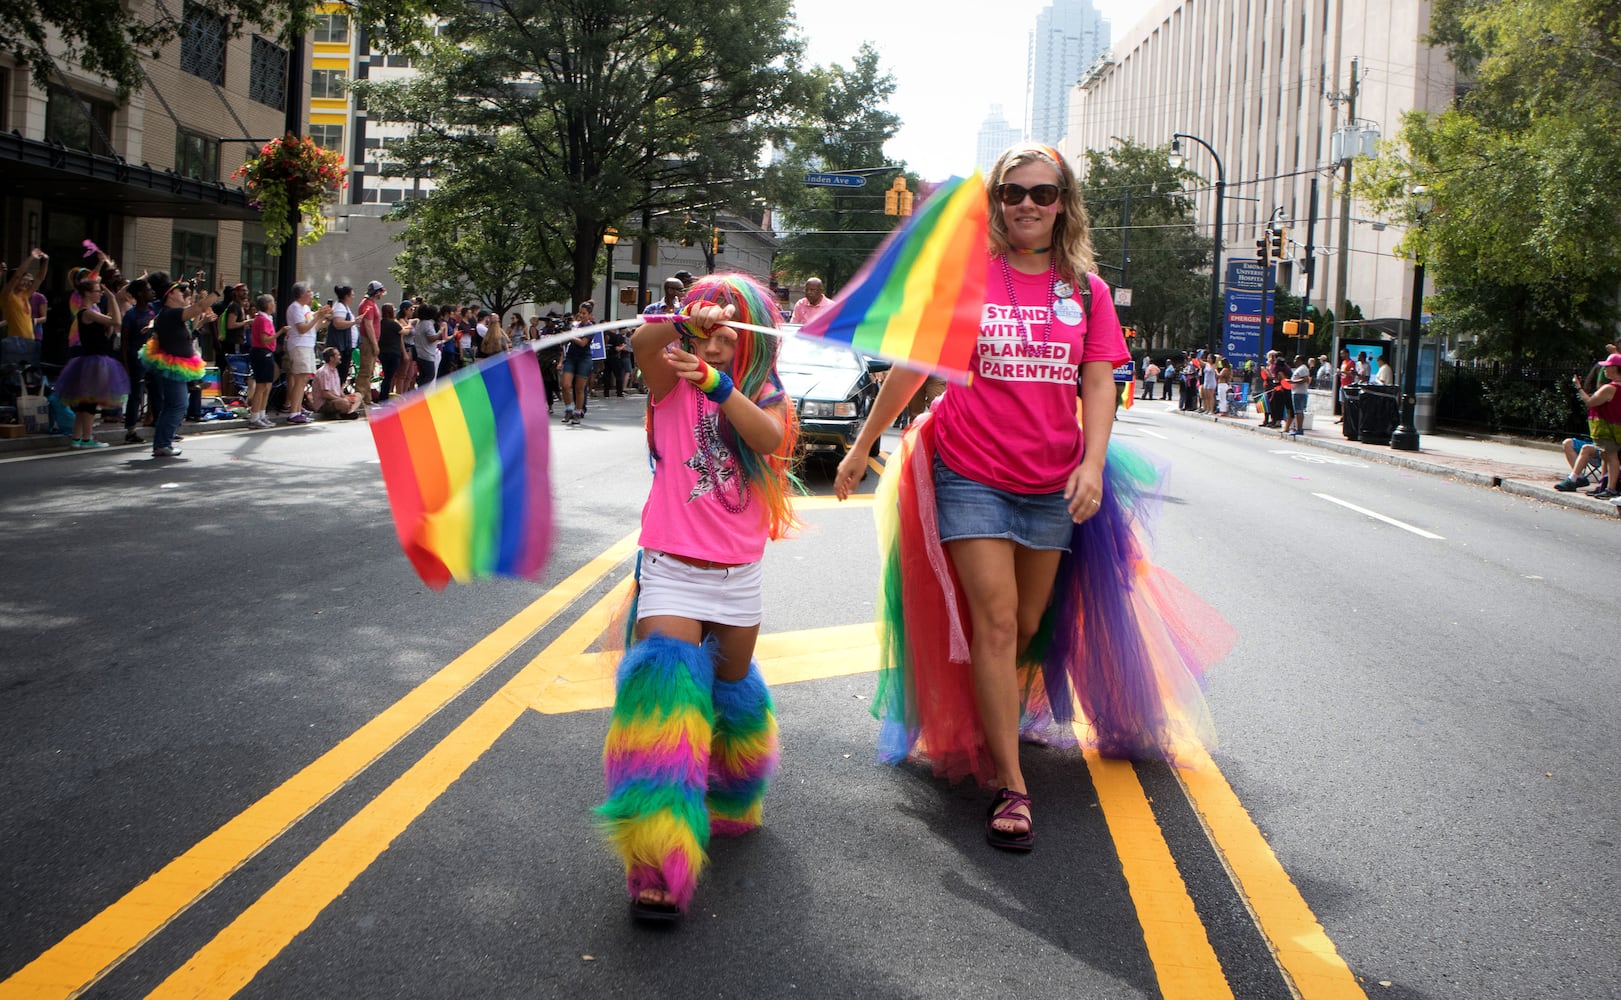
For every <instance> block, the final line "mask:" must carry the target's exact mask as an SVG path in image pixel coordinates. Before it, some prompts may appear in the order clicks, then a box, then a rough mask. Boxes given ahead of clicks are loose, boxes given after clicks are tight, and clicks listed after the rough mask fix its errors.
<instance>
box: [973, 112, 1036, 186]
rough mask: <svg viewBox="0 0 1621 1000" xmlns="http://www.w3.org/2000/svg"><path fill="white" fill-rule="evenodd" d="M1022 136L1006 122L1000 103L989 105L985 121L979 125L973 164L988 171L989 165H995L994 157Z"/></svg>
mask: <svg viewBox="0 0 1621 1000" xmlns="http://www.w3.org/2000/svg"><path fill="white" fill-rule="evenodd" d="M1022 138H1024V135H1023V133H1021V132H1020V131H1019V130H1018V129H1017V128H1015V127H1013V126H1012V125H1010V124H1008V120H1007V116H1006V115H1005V114H1004V113H1003V111H1002V105H1000V104H993V105H991V111H990V114H988V115H986V116H985V121H984V122H983V123H981V124H980V126H979V143H978V150H979V151H978V154H977V155H976V156H975V157H974V164H975V165H976V166H977V167H979V169H980V170H983V171H985V172H987V173H989V172H990V169H991V167H993V166H995V165H996V158H997V157H998V156H1001V155H1002V150H1004V149H1006V148H1008V147H1009V146H1011V145H1013V144H1014V143H1016V142H1018V141H1019V140H1020V139H1022Z"/></svg>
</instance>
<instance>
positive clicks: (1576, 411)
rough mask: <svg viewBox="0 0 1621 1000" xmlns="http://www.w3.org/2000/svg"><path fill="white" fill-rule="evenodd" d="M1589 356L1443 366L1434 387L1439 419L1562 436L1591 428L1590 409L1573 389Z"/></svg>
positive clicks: (1492, 429)
mask: <svg viewBox="0 0 1621 1000" xmlns="http://www.w3.org/2000/svg"><path fill="white" fill-rule="evenodd" d="M1592 364H1593V362H1592V361H1591V360H1587V361H1581V360H1575V361H1570V362H1568V363H1563V364H1555V365H1544V366H1541V367H1530V366H1523V367H1519V368H1510V367H1509V366H1508V365H1505V364H1503V363H1502V362H1487V361H1458V362H1454V363H1453V364H1451V365H1449V366H1443V367H1442V368H1441V371H1440V372H1439V376H1440V378H1439V382H1438V384H1437V385H1436V397H1435V418H1436V420H1437V422H1439V423H1442V424H1445V425H1447V426H1448V427H1453V428H1457V429H1460V430H1473V431H1482V432H1489V433H1498V434H1523V435H1529V436H1533V437H1547V438H1563V437H1568V436H1570V435H1572V434H1580V433H1582V432H1584V431H1585V430H1586V429H1587V410H1586V408H1585V407H1583V406H1582V405H1581V399H1580V398H1579V397H1578V396H1577V395H1576V391H1575V389H1574V388H1572V387H1571V384H1570V377H1571V375H1586V374H1587V370H1588V369H1589V368H1591V367H1592Z"/></svg>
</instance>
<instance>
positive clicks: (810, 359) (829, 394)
mask: <svg viewBox="0 0 1621 1000" xmlns="http://www.w3.org/2000/svg"><path fill="white" fill-rule="evenodd" d="M797 329H798V327H796V326H785V327H783V330H784V331H785V332H792V331H794V330H797ZM889 367H890V365H889V362H887V361H882V360H880V359H878V358H867V357H863V356H862V355H860V354H857V353H856V352H855V351H854V350H852V349H850V348H849V347H846V346H844V345H843V344H839V343H832V342H827V341H820V340H816V339H814V338H811V337H794V336H785V337H783V338H782V352H781V353H780V354H779V355H778V357H777V374H779V375H781V376H782V384H783V387H784V388H785V389H787V390H788V395H789V397H790V398H791V399H793V401H794V405H795V406H796V407H797V408H798V413H799V444H800V450H801V451H803V452H804V453H805V454H808V455H811V454H822V455H829V456H831V457H833V458H835V459H842V458H843V457H844V456H845V454H847V453H848V452H849V451H850V446H851V445H853V444H854V443H855V440H856V433H857V432H858V431H860V430H861V422H862V421H863V420H865V419H866V417H867V411H868V410H870V409H872V401H873V398H874V397H875V396H877V395H878V383H879V379H878V378H877V377H876V376H877V375H878V373H879V372H883V371H888V370H889ZM872 451H873V454H875V455H876V454H877V453H878V442H876V441H875V442H873V446H872Z"/></svg>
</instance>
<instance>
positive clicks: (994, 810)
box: [985, 788, 1036, 851]
mask: <svg viewBox="0 0 1621 1000" xmlns="http://www.w3.org/2000/svg"><path fill="white" fill-rule="evenodd" d="M1020 806H1023V807H1024V809H1025V812H1026V813H1028V812H1030V796H1028V795H1026V794H1024V793H1023V792H1015V791H1013V790H1012V789H1009V788H1003V789H1001V790H1000V791H998V792H997V793H996V798H994V799H992V800H991V808H990V810H989V811H988V812H987V813H986V819H985V841H986V842H987V843H989V844H990V845H991V846H992V847H1000V848H1001V849H1003V850H1004V851H1028V850H1030V849H1031V848H1033V847H1035V846H1036V822H1035V820H1034V819H1032V818H1030V817H1029V816H1019V815H1017V814H1015V813H1014V812H1013V810H1015V809H1017V808H1019V807H1020ZM999 819H1011V820H1024V823H1025V828H1024V832H1022V833H1011V832H1009V831H1007V830H998V829H997V828H996V826H995V823H996V821H997V820H999Z"/></svg>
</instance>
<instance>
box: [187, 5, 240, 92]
mask: <svg viewBox="0 0 1621 1000" xmlns="http://www.w3.org/2000/svg"><path fill="white" fill-rule="evenodd" d="M185 11H186V12H185V17H184V19H183V20H182V22H181V26H180V68H181V69H183V70H185V71H186V72H187V73H190V74H191V75H193V76H200V77H202V78H203V79H204V80H207V81H208V82H209V83H224V82H225V37H226V35H227V34H229V32H228V31H227V30H226V25H225V18H223V17H221V16H220V15H219V14H216V13H214V12H213V11H211V10H208V9H206V8H203V7H200V6H198V5H197V4H194V3H188V4H186V7H185Z"/></svg>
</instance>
